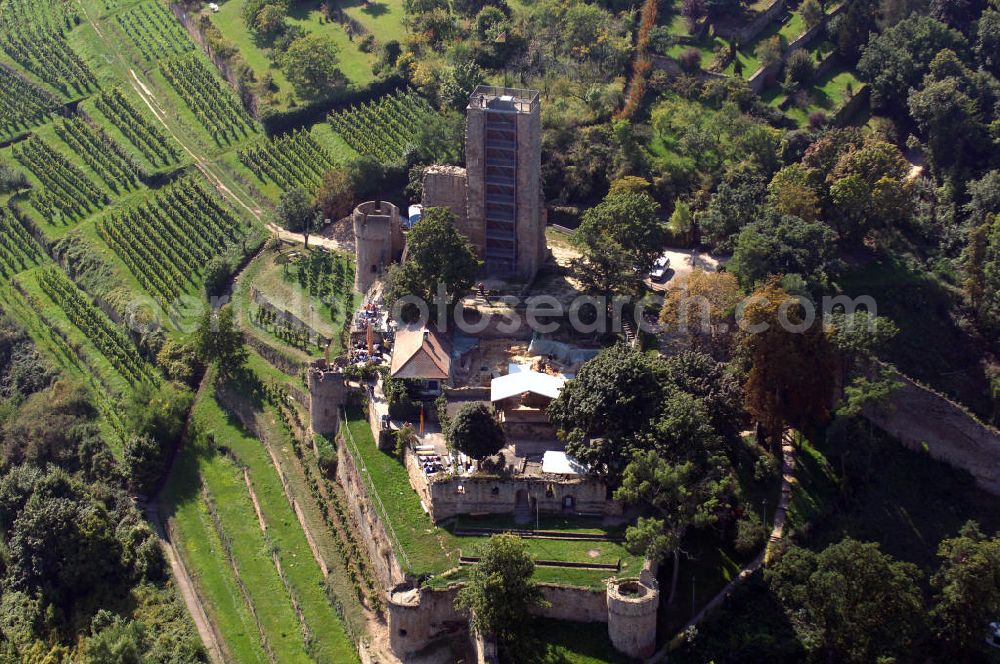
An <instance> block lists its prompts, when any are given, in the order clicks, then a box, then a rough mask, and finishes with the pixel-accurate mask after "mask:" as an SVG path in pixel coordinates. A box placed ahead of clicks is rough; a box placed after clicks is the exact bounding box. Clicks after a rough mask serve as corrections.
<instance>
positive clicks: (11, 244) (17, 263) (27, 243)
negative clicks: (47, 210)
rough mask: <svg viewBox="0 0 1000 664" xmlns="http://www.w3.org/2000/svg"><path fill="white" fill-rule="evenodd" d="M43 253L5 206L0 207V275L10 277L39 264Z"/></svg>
mask: <svg viewBox="0 0 1000 664" xmlns="http://www.w3.org/2000/svg"><path fill="white" fill-rule="evenodd" d="M42 258H43V254H42V250H41V248H40V247H39V246H38V243H37V242H35V239H34V238H33V237H31V235H30V234H29V233H28V231H27V230H26V229H25V228H24V226H22V225H21V222H19V221H18V220H17V218H16V217H15V216H14V214H13V213H12V212H11V211H10V210H8V209H7V208H0V276H3V277H4V278H10V277H11V276H13V275H14V274H17V273H18V272H23V271H24V270H27V269H28V268H31V267H34V266H36V265H39V264H40V263H41V261H42Z"/></svg>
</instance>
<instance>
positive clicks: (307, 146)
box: [239, 131, 334, 189]
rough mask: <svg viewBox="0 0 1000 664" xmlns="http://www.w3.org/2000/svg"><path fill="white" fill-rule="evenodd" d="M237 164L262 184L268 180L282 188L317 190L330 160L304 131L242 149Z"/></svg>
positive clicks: (330, 166)
mask: <svg viewBox="0 0 1000 664" xmlns="http://www.w3.org/2000/svg"><path fill="white" fill-rule="evenodd" d="M239 157H240V161H241V162H243V165H244V166H246V167H247V168H249V169H250V171H251V172H253V174H254V175H256V176H257V177H258V178H259V179H260V180H261V181H265V180H271V181H272V182H274V183H275V184H277V185H278V186H279V187H281V188H282V189H291V188H292V187H296V186H303V185H304V186H307V187H308V188H309V189H316V188H317V187H319V183H320V181H321V179H322V177H323V173H325V172H326V171H327V170H329V169H330V168H332V167H333V166H334V161H333V158H332V157H331V156H330V155H329V154H328V153H327V151H326V150H324V149H323V147H322V146H321V145H320V144H319V143H317V142H316V139H314V138H313V137H312V135H311V134H310V133H309V132H307V131H296V132H293V133H291V134H288V135H285V136H281V137H279V138H275V139H272V140H265V141H262V142H261V143H260V144H258V145H255V146H252V147H249V148H247V149H246V150H241V151H240V153H239Z"/></svg>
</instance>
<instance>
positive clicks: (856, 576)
mask: <svg viewBox="0 0 1000 664" xmlns="http://www.w3.org/2000/svg"><path fill="white" fill-rule="evenodd" d="M764 574H765V577H766V578H767V580H768V583H769V584H770V586H771V588H772V589H773V591H774V593H775V594H776V595H777V596H778V598H779V600H780V601H781V604H782V606H783V607H784V609H785V613H786V615H787V616H788V618H789V620H790V621H791V622H792V626H793V627H794V628H795V631H796V633H797V634H798V636H799V639H800V640H801V642H802V643H803V644H804V645H805V646H806V647H807V648H808V649H809V650H813V651H816V652H817V654H820V655H826V656H828V657H829V658H832V659H834V660H835V661H839V662H857V663H858V664H861V663H862V662H873V661H876V659H877V658H878V657H880V656H890V657H891V656H901V655H907V654H909V653H910V652H911V650H912V647H913V646H914V644H915V643H916V642H917V640H918V639H919V638H920V630H921V628H922V623H923V620H922V617H923V598H922V597H921V593H920V588H919V587H918V585H917V581H918V579H919V578H920V573H919V572H918V571H917V568H916V567H915V566H914V565H912V564H911V563H904V562H900V561H897V560H894V559H893V558H892V557H890V556H889V555H887V554H885V553H883V552H882V551H881V550H880V549H879V546H878V545H877V544H874V543H862V542H858V541H857V540H853V539H849V538H848V539H844V540H843V541H841V542H838V543H837V544H832V545H830V546H828V547H827V548H825V549H823V550H822V551H821V552H819V553H814V552H812V551H810V550H808V549H801V548H798V547H792V548H791V549H789V550H788V551H786V552H785V553H784V555H782V557H781V558H780V559H779V560H778V561H777V562H776V563H775V564H773V565H770V566H768V568H767V569H766V570H765V572H764Z"/></svg>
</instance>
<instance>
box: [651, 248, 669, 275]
mask: <svg viewBox="0 0 1000 664" xmlns="http://www.w3.org/2000/svg"><path fill="white" fill-rule="evenodd" d="M669 269H670V257H669V256H667V254H663V255H662V256H660V257H659V258H657V259H656V262H655V263H653V269H651V270H650V271H649V278H650V279H652V280H653V281H663V278H664V277H666V276H667V271H668V270H669Z"/></svg>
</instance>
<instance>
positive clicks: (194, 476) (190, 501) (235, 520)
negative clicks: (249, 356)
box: [164, 391, 357, 664]
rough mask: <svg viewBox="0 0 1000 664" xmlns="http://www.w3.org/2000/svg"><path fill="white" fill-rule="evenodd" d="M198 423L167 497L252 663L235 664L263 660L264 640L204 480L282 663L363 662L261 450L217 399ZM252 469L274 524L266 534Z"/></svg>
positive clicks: (196, 414) (203, 404)
mask: <svg viewBox="0 0 1000 664" xmlns="http://www.w3.org/2000/svg"><path fill="white" fill-rule="evenodd" d="M193 422H194V425H195V428H194V430H195V432H196V433H195V435H194V436H193V437H192V439H191V440H190V441H189V444H188V445H185V446H184V448H183V451H182V452H181V455H180V457H179V459H178V461H177V467H175V469H174V473H173V474H172V476H171V478H170V480H169V482H168V485H167V487H166V489H165V491H164V507H165V511H166V515H167V516H169V517H170V519H171V522H172V523H173V525H174V527H175V528H176V530H177V532H178V534H179V535H180V537H179V538H178V539H179V540H180V547H181V549H182V551H183V554H184V557H185V559H186V561H187V562H188V563H189V565H190V566H191V567H192V568H193V571H194V573H195V575H196V578H197V581H198V584H199V587H200V588H201V589H202V590H203V591H204V594H205V595H206V596H207V597H208V598H209V600H210V601H209V609H210V610H211V612H212V615H213V618H214V617H216V616H217V615H219V614H226V616H227V618H226V620H227V622H224V623H223V624H224V625H227V626H228V630H229V631H228V632H227V631H223V637H224V639H225V641H226V643H227V644H229V645H230V648H231V649H232V650H237V649H238V650H240V651H242V652H246V653H247V656H248V659H244V658H243V657H237V658H236V661H240V662H244V661H251V662H252V661H257V658H256V656H257V655H258V654H259V648H260V645H261V639H260V637H259V633H258V631H257V629H256V627H255V626H254V625H253V623H252V622H251V623H250V624H249V625H247V624H246V623H245V621H244V620H243V618H244V617H245V615H246V607H245V606H241V603H242V604H245V600H244V598H243V597H242V596H241V595H240V594H239V593H238V592H237V590H238V589H237V588H236V587H235V586H234V582H235V581H236V579H235V578H234V575H233V573H232V568H231V566H228V565H224V564H222V563H223V561H225V559H226V556H225V554H224V552H222V551H219V550H218V549H219V545H220V544H221V543H222V540H220V539H219V537H218V534H217V527H216V526H215V525H214V524H213V519H212V517H211V514H210V507H209V503H208V501H207V499H206V497H205V494H203V493H202V492H201V491H200V490H199V476H200V480H201V483H203V484H204V486H205V487H206V489H207V495H210V496H211V499H212V503H213V504H214V509H215V511H216V513H217V515H218V519H219V521H220V522H221V526H222V530H223V532H224V535H225V538H226V540H228V542H229V546H230V550H231V553H232V556H233V558H234V559H235V561H236V565H237V569H238V571H239V576H240V579H241V580H242V582H243V584H245V586H246V589H247V593H248V595H249V598H250V602H251V603H252V605H253V607H254V609H255V610H256V612H257V615H258V617H259V620H260V624H261V626H262V628H263V631H264V634H265V637H266V640H267V643H268V644H269V645H270V647H271V649H272V650H273V652H274V655H275V657H276V658H277V661H280V662H310V661H315V662H331V663H332V662H337V663H338V664H339V663H340V662H356V661H357V655H356V652H355V650H354V645H353V643H352V642H351V640H350V639H349V638H348V636H347V633H346V631H345V630H344V627H343V624H342V623H341V622H340V620H339V618H338V617H337V614H336V613H335V611H334V608H333V607H332V606H331V604H330V602H329V600H328V599H327V597H326V594H325V591H324V579H323V575H322V572H321V571H320V569H319V566H318V565H317V564H316V562H315V560H314V559H313V556H312V553H311V551H310V549H309V544H308V542H307V540H306V537H305V534H304V533H303V532H302V530H301V528H300V527H299V523H298V521H297V519H296V518H295V515H294V514H293V512H292V509H291V507H290V506H289V505H288V502H287V500H286V498H285V496H284V493H283V490H282V488H281V483H280V481H279V478H278V475H277V473H276V472H275V469H274V467H273V466H272V464H271V459H270V457H269V455H268V453H267V451H266V450H265V448H264V447H263V445H262V444H261V442H260V441H259V440H257V439H256V438H254V437H252V436H251V435H249V434H248V433H247V432H246V431H245V430H243V428H242V427H241V426H240V425H239V424H238V422H237V421H236V420H235V419H234V418H233V417H232V416H230V415H229V414H227V413H226V412H225V411H224V410H223V409H222V407H221V406H220V405H219V403H218V401H217V400H216V398H215V396H214V395H212V394H211V391H206V392H204V393H203V395H202V396H201V398H199V400H198V401H197V403H196V404H195V407H194V410H193ZM244 468H245V469H246V471H247V473H248V474H249V477H250V481H251V485H252V487H253V490H254V494H255V495H256V497H257V500H258V501H259V508H260V513H261V515H262V516H263V518H264V520H265V522H266V524H267V534H266V535H265V534H264V533H263V532H262V531H261V527H260V524H259V522H258V517H257V513H256V510H255V508H254V505H253V503H252V501H251V497H250V492H249V490H248V488H247V485H246V481H245V479H244V475H243V469H244ZM213 535H215V536H214V537H213ZM272 552H273V553H276V554H277V556H278V559H279V561H280V563H281V567H282V569H283V571H284V574H285V580H282V578H281V577H280V576H279V574H278V571H277V568H276V566H275V564H274V562H273V561H272V559H271V554H272ZM209 553H212V554H214V555H208V554H209ZM219 554H222V555H219ZM220 570H224V571H220ZM293 595H294V597H295V599H296V600H297V601H298V603H299V605H300V607H301V612H302V619H301V620H300V619H299V617H298V616H297V615H296V612H295V610H294V608H293V606H292V596H293ZM237 617H238V618H239V619H238V620H237ZM303 622H304V623H305V626H306V629H304V628H303V624H302V623H303ZM306 630H307V631H308V634H309V636H310V638H309V639H307V638H306V634H305V632H306ZM262 661H267V659H266V658H265V659H264V660H262Z"/></svg>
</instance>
